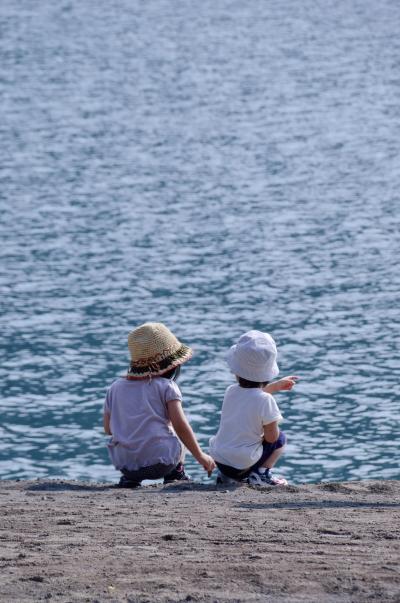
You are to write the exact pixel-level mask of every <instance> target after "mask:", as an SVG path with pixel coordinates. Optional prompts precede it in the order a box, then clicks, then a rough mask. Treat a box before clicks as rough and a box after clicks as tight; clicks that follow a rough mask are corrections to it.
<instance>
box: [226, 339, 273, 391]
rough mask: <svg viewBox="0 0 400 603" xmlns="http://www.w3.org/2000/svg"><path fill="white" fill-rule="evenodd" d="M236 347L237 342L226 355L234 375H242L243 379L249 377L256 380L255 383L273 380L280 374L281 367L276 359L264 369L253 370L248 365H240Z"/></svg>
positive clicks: (249, 379) (248, 378)
mask: <svg viewBox="0 0 400 603" xmlns="http://www.w3.org/2000/svg"><path fill="white" fill-rule="evenodd" d="M236 349H237V344H235V345H233V346H231V348H230V349H229V350H228V353H227V355H226V357H225V360H226V362H227V364H228V366H229V368H230V370H231V372H232V373H233V374H234V375H237V376H238V377H242V379H247V380H248V381H254V382H255V383H264V382H265V381H272V379H275V377H277V376H278V375H279V367H278V364H277V362H276V360H275V361H274V363H273V364H272V365H271V366H268V367H265V369H263V370H257V371H252V370H251V369H250V368H248V367H243V366H240V364H239V363H238V360H237V358H236V356H235V352H236Z"/></svg>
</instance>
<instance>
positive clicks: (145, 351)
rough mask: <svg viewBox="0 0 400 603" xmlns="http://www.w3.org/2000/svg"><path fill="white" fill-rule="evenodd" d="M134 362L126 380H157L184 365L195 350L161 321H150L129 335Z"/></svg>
mask: <svg viewBox="0 0 400 603" xmlns="http://www.w3.org/2000/svg"><path fill="white" fill-rule="evenodd" d="M128 348H129V352H130V355H131V363H130V367H129V370H128V374H127V377H128V378H131V379H145V378H146V377H157V376H160V375H162V374H163V373H166V372H167V371H170V370H171V369H173V368H175V367H177V366H179V365H180V364H183V363H184V362H186V361H187V360H189V359H190V358H191V356H192V350H191V349H190V348H189V347H188V346H186V345H184V344H183V343H181V342H180V341H178V339H177V338H176V337H175V335H174V334H173V333H171V331H170V330H169V329H168V328H167V327H166V326H165V325H163V324H162V323H160V322H147V323H145V324H143V325H140V327H137V329H134V330H133V331H131V332H130V333H129V335H128Z"/></svg>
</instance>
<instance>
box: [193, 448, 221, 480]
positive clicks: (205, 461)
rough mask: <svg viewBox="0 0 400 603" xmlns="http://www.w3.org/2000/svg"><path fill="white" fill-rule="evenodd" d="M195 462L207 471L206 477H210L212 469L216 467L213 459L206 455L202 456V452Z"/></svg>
mask: <svg viewBox="0 0 400 603" xmlns="http://www.w3.org/2000/svg"><path fill="white" fill-rule="evenodd" d="M197 461H198V462H199V463H200V465H202V467H203V468H204V469H205V470H206V471H207V473H208V477H210V475H211V473H212V472H213V471H214V469H215V467H216V465H215V461H214V459H213V458H212V457H211V456H209V455H208V454H204V452H202V454H201V456H199V458H198V459H197Z"/></svg>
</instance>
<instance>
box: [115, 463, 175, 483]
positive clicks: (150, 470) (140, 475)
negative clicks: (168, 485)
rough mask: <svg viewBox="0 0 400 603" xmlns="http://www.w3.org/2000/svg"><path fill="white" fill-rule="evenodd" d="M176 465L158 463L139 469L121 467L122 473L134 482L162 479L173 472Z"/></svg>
mask: <svg viewBox="0 0 400 603" xmlns="http://www.w3.org/2000/svg"><path fill="white" fill-rule="evenodd" d="M175 467H176V465H163V464H162V463H157V465H150V466H149V467H141V468H140V469H138V470H137V471H129V470H128V469H121V473H122V475H124V476H125V477H126V478H127V479H129V480H130V481H132V482H141V481H142V480H144V479H161V478H162V477H165V476H166V475H168V474H169V473H171V471H173V469H175Z"/></svg>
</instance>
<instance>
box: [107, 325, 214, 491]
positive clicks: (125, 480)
mask: <svg viewBox="0 0 400 603" xmlns="http://www.w3.org/2000/svg"><path fill="white" fill-rule="evenodd" d="M128 347H129V352H130V356H131V363H130V367H129V370H128V373H127V375H125V376H124V377H122V378H119V379H117V380H116V381H114V383H112V385H111V387H110V388H109V389H108V391H107V395H106V400H105V403H104V416H103V420H104V431H105V432H106V433H107V434H109V435H110V436H111V440H110V442H109V444H108V448H109V454H110V458H111V461H112V463H113V464H114V466H115V468H116V469H118V470H120V471H121V473H122V477H121V479H120V482H119V485H120V486H121V487H127V488H135V487H138V486H140V485H141V481H142V480H145V479H160V478H164V483H169V482H172V481H175V480H187V479H188V477H187V475H186V474H185V470H184V466H183V463H182V460H183V457H184V447H183V445H184V446H186V448H188V450H189V451H190V452H191V453H192V454H193V456H194V458H195V459H196V460H197V461H198V463H200V465H202V466H203V467H204V469H205V470H206V471H207V472H208V473H209V475H210V474H211V472H212V471H213V469H214V468H215V463H214V460H213V459H212V458H211V457H210V456H208V454H205V453H204V452H203V451H202V450H201V448H200V446H199V444H198V442H197V440H196V436H195V435H194V433H193V430H192V428H191V427H190V424H189V422H188V420H187V418H186V416H185V414H184V412H183V409H182V394H181V392H180V390H179V387H178V386H177V384H176V382H175V380H176V377H177V375H178V373H179V370H180V366H181V365H182V364H183V363H184V362H186V361H187V360H189V359H190V357H191V355H192V350H191V349H190V348H189V347H187V346H186V345H184V344H183V343H181V342H180V341H178V339H177V338H176V337H175V335H173V333H171V331H170V330H169V329H168V328H167V327H166V326H165V325H163V324H161V323H146V324H143V325H141V326H140V327H138V328H137V329H134V330H133V331H131V332H130V333H129V336H128Z"/></svg>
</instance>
